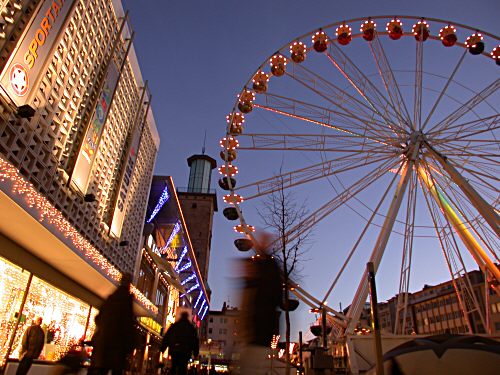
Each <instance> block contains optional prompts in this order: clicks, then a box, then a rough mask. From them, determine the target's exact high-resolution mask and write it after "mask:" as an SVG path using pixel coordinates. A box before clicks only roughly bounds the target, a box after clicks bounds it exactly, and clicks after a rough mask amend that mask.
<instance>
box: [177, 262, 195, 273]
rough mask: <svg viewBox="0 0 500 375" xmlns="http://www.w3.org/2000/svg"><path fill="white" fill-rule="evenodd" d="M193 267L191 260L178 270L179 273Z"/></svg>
mask: <svg viewBox="0 0 500 375" xmlns="http://www.w3.org/2000/svg"><path fill="white" fill-rule="evenodd" d="M191 265H192V264H191V261H190V260H189V261H188V262H187V263H186V264H185V265H183V266H182V267H181V268H179V269H178V270H177V273H180V272H182V271H185V270H187V269H188V268H189V267H191Z"/></svg>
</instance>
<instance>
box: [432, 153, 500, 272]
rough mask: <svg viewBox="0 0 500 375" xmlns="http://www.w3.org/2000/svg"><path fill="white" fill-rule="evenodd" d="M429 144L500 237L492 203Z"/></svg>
mask: <svg viewBox="0 0 500 375" xmlns="http://www.w3.org/2000/svg"><path fill="white" fill-rule="evenodd" d="M427 146H428V149H429V151H430V152H431V155H432V158H433V159H434V160H436V161H437V162H438V163H439V164H440V165H441V167H442V168H443V169H444V170H445V171H446V172H447V173H448V175H449V176H450V177H451V179H452V180H453V181H454V182H455V183H456V184H457V185H458V186H459V187H460V188H461V189H462V191H463V192H464V194H465V195H466V196H467V197H468V198H469V200H470V201H471V203H472V204H473V205H474V206H475V207H476V209H477V210H478V211H479V212H480V214H481V215H482V216H483V217H484V218H485V220H486V221H487V222H488V224H489V225H490V226H491V227H492V229H493V230H494V231H495V233H496V234H497V235H498V236H499V237H500V218H499V217H498V214H497V213H496V212H495V210H494V208H493V207H491V205H489V204H488V203H487V202H486V201H485V200H484V199H483V198H482V197H481V196H480V195H479V194H478V193H477V192H476V191H475V190H474V188H473V187H472V186H471V185H470V184H469V183H468V182H467V181H466V180H465V179H464V178H463V177H462V175H461V174H460V173H459V172H458V171H457V170H456V169H455V167H454V166H453V162H452V161H451V160H450V159H449V158H443V155H441V154H440V153H438V152H436V150H434V149H433V148H432V147H431V146H430V145H427ZM499 275H500V272H499ZM499 278H500V276H499ZM499 281H500V280H499Z"/></svg>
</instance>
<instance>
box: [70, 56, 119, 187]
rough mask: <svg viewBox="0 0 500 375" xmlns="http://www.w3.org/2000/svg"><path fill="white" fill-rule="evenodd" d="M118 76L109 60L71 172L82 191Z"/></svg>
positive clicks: (73, 180) (87, 180)
mask: <svg viewBox="0 0 500 375" xmlns="http://www.w3.org/2000/svg"><path fill="white" fill-rule="evenodd" d="M119 78H120V73H119V70H118V67H117V66H116V64H115V63H114V61H111V63H110V64H109V67H108V72H107V74H106V78H105V81H104V86H103V88H102V90H101V93H100V95H99V99H98V101H97V105H96V108H95V110H94V114H93V116H92V120H91V121H90V125H89V127H88V129H87V132H86V133H85V138H84V139H83V143H82V146H81V148H80V153H79V154H78V159H77V160H76V164H75V168H74V170H73V174H72V182H73V183H74V184H75V185H76V187H77V188H78V189H79V190H80V191H81V192H83V193H85V192H86V191H87V187H88V184H89V180H90V172H91V170H92V164H93V163H94V159H95V156H96V153H97V147H98V146H99V141H100V140H101V136H102V132H103V130H104V124H105V123H106V119H107V118H108V114H109V108H110V106H111V101H112V100H113V93H114V92H115V89H116V86H117V84H118V80H119Z"/></svg>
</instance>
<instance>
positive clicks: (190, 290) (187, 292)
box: [186, 282, 200, 294]
mask: <svg viewBox="0 0 500 375" xmlns="http://www.w3.org/2000/svg"><path fill="white" fill-rule="evenodd" d="M199 287H200V284H199V283H198V282H197V283H196V284H194V285H193V286H192V287H191V288H189V289H188V290H187V291H186V294H189V293H191V292H192V291H193V290H195V289H197V288H199Z"/></svg>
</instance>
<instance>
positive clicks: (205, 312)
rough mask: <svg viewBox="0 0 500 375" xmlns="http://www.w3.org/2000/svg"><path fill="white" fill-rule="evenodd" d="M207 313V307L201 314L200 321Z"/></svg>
mask: <svg viewBox="0 0 500 375" xmlns="http://www.w3.org/2000/svg"><path fill="white" fill-rule="evenodd" d="M207 311H208V305H207V306H205V310H203V312H202V313H201V316H200V319H201V320H203V319H204V318H205V315H206V314H207Z"/></svg>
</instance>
